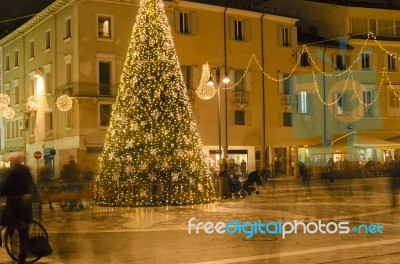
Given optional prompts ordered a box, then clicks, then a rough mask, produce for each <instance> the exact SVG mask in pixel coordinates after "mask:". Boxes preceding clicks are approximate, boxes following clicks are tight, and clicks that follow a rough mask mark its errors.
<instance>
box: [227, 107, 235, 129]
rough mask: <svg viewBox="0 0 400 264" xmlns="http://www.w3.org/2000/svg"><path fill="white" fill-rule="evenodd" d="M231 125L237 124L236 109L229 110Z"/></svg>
mask: <svg viewBox="0 0 400 264" xmlns="http://www.w3.org/2000/svg"><path fill="white" fill-rule="evenodd" d="M228 121H229V122H228V123H229V125H232V126H233V125H234V124H235V110H230V111H229V120H228Z"/></svg>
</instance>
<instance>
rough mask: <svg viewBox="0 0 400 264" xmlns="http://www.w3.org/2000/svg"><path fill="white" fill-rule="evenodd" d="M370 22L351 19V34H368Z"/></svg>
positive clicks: (364, 19) (362, 19)
mask: <svg viewBox="0 0 400 264" xmlns="http://www.w3.org/2000/svg"><path fill="white" fill-rule="evenodd" d="M368 31H369V29H368V20H367V19H366V18H352V19H351V33H352V34H367V33H368Z"/></svg>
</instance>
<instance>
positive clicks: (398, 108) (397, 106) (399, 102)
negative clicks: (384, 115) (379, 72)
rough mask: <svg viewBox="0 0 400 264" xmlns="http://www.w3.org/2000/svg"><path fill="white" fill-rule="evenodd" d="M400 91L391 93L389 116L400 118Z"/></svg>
mask: <svg viewBox="0 0 400 264" xmlns="http://www.w3.org/2000/svg"><path fill="white" fill-rule="evenodd" d="M399 97H400V90H391V91H389V116H391V117H400V99H399Z"/></svg>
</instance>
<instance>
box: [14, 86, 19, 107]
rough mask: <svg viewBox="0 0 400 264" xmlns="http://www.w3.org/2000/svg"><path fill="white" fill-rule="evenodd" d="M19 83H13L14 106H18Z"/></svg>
mask: <svg viewBox="0 0 400 264" xmlns="http://www.w3.org/2000/svg"><path fill="white" fill-rule="evenodd" d="M19 93H20V92H19V83H18V82H15V84H14V100H13V101H14V104H15V105H18V104H19Z"/></svg>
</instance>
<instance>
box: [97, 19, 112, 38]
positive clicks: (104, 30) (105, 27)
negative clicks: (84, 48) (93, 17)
mask: <svg viewBox="0 0 400 264" xmlns="http://www.w3.org/2000/svg"><path fill="white" fill-rule="evenodd" d="M97 36H98V37H99V38H111V17H107V16H99V17H98V18H97Z"/></svg>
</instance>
